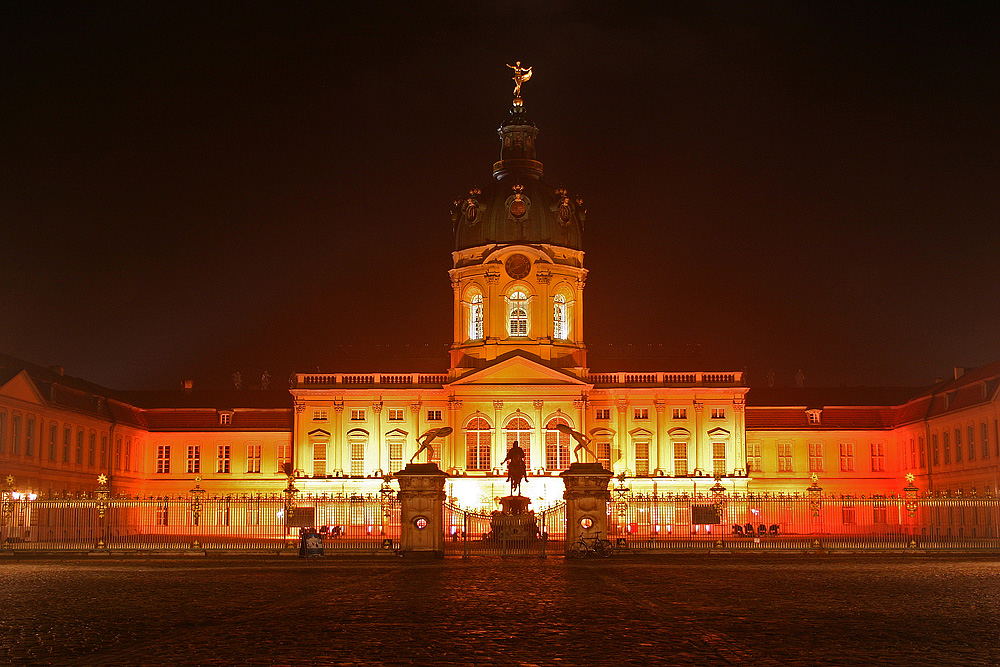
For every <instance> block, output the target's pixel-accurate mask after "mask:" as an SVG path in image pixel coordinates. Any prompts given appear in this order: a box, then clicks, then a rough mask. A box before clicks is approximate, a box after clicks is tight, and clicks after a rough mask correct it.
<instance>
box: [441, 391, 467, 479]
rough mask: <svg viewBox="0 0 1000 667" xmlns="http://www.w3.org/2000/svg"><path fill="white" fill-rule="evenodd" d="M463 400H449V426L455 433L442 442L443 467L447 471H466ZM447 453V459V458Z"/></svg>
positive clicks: (453, 398) (452, 398)
mask: <svg viewBox="0 0 1000 667" xmlns="http://www.w3.org/2000/svg"><path fill="white" fill-rule="evenodd" d="M461 409H462V399H460V398H455V397H451V398H449V399H448V424H447V426H450V427H451V428H452V429H453V431H452V434H451V435H449V436H446V437H445V439H444V440H443V441H442V442H441V465H443V466H445V469H446V470H447V469H449V468H459V469H460V470H464V469H465V447H464V443H465V435H464V433H463V431H462V421H463V418H462V415H461V413H460V412H459V411H460V410H461ZM445 452H447V458H446V457H445Z"/></svg>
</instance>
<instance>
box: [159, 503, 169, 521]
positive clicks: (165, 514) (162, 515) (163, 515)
mask: <svg viewBox="0 0 1000 667" xmlns="http://www.w3.org/2000/svg"><path fill="white" fill-rule="evenodd" d="M156 525H157V526H167V525H170V509H169V507H168V506H167V505H157V506H156Z"/></svg>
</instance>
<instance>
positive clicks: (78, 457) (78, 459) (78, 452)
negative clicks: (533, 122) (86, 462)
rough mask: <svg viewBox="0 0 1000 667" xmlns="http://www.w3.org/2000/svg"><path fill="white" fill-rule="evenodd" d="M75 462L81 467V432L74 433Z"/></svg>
mask: <svg viewBox="0 0 1000 667" xmlns="http://www.w3.org/2000/svg"><path fill="white" fill-rule="evenodd" d="M76 462H77V464H78V465H83V431H82V430H80V431H77V432H76Z"/></svg>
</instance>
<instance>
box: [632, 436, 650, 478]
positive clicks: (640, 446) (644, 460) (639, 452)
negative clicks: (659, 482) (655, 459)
mask: <svg viewBox="0 0 1000 667" xmlns="http://www.w3.org/2000/svg"><path fill="white" fill-rule="evenodd" d="M635 474H636V476H637V477H647V476H648V475H649V443H648V442H636V443H635Z"/></svg>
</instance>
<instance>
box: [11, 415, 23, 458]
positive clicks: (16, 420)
mask: <svg viewBox="0 0 1000 667" xmlns="http://www.w3.org/2000/svg"><path fill="white" fill-rule="evenodd" d="M10 453H11V456H18V455H20V453H21V415H11V420H10Z"/></svg>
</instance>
